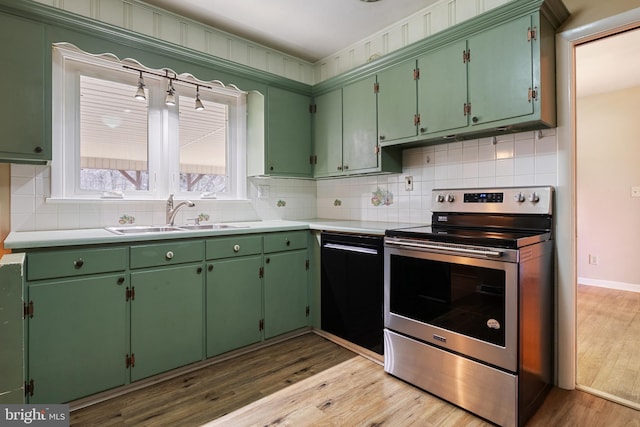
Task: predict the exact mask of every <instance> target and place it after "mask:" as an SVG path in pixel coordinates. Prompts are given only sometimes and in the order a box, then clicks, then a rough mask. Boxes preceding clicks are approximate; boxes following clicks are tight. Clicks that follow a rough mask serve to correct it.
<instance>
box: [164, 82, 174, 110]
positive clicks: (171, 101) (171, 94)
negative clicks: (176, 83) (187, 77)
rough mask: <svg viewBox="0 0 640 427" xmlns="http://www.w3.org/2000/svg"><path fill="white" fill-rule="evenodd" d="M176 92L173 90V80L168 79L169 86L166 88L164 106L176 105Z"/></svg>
mask: <svg viewBox="0 0 640 427" xmlns="http://www.w3.org/2000/svg"><path fill="white" fill-rule="evenodd" d="M175 93H176V91H175V89H174V88H173V79H169V86H168V87H167V96H166V97H165V98H164V103H165V104H166V105H176V97H175V95H174V94H175Z"/></svg>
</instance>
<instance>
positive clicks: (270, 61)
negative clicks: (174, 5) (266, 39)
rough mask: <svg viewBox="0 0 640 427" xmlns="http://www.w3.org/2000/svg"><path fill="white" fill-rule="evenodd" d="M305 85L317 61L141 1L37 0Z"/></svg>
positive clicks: (311, 78) (309, 80)
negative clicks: (264, 44) (305, 58)
mask: <svg viewBox="0 0 640 427" xmlns="http://www.w3.org/2000/svg"><path fill="white" fill-rule="evenodd" d="M35 1H36V2H38V3H42V4H45V5H48V6H51V7H54V8H58V9H63V10H65V11H68V12H72V13H76V14H78V15H82V16H86V17H89V18H93V19H96V20H98V21H101V22H106V23H108V24H111V25H115V26H118V27H122V28H125V29H128V30H131V31H135V32H138V33H141V34H144V35H147V36H150V37H154V38H157V39H160V40H164V41H167V42H171V43H175V44H177V45H180V46H184V47H187V48H190V49H193V50H196V51H199V52H204V53H208V54H211V55H214V56H217V57H219V58H223V59H226V60H229V61H233V62H236V63H239V64H242V65H247V66H250V67H253V68H256V69H258V70H261V71H266V72H269V73H273V74H276V75H278V76H281V77H286V78H288V79H291V80H295V81H298V82H301V83H305V84H313V83H315V82H314V75H315V72H314V64H312V63H310V62H307V61H304V60H302V59H299V58H296V57H293V56H290V55H286V54H284V53H282V52H279V51H277V50H274V49H270V48H268V47H265V46H261V45H259V44H257V43H254V42H250V41H248V40H246V39H243V38H240V37H236V36H234V35H231V34H229V33H226V32H224V31H220V30H218V29H216V28H213V27H211V26H208V25H204V24H201V23H199V22H196V21H193V20H190V19H187V18H184V17H182V16H179V15H176V14H174V13H171V12H168V11H165V10H163V9H160V8H157V7H154V6H150V5H147V4H145V3H143V2H140V1H137V0H88V1H79V0H35Z"/></svg>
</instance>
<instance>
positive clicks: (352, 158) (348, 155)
mask: <svg viewBox="0 0 640 427" xmlns="http://www.w3.org/2000/svg"><path fill="white" fill-rule="evenodd" d="M377 105H378V99H377V95H376V77H375V76H371V77H368V78H365V79H362V80H358V81H356V82H353V83H350V84H348V85H346V86H344V87H343V88H341V89H338V90H335V91H332V92H328V93H326V94H322V95H319V96H317V97H316V98H315V107H316V108H315V114H314V150H315V153H316V154H315V156H314V158H315V162H316V165H315V169H314V176H315V177H317V178H322V177H331V176H346V175H355V174H364V173H381V172H382V173H384V172H387V173H394V172H401V171H402V155H401V153H400V152H399V151H398V150H397V149H395V148H390V149H384V150H382V149H380V146H379V144H378V136H377V135H378V107H377Z"/></svg>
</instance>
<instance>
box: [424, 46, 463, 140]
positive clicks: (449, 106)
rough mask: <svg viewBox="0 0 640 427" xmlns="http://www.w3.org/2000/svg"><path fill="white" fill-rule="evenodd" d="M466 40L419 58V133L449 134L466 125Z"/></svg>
mask: <svg viewBox="0 0 640 427" xmlns="http://www.w3.org/2000/svg"><path fill="white" fill-rule="evenodd" d="M466 49H467V42H466V40H462V41H458V42H454V43H451V44H450V45H447V46H444V47H442V48H440V49H436V50H434V51H431V52H429V53H426V54H424V55H422V56H420V57H418V70H419V73H420V74H419V78H418V80H417V82H418V117H419V124H418V132H419V134H420V135H430V134H434V133H438V132H451V131H453V130H455V129H460V128H464V127H466V126H467V125H468V124H469V119H468V115H467V114H465V112H464V108H465V105H466V103H467V66H466V63H465V62H464V61H463V58H462V56H463V52H465V51H466Z"/></svg>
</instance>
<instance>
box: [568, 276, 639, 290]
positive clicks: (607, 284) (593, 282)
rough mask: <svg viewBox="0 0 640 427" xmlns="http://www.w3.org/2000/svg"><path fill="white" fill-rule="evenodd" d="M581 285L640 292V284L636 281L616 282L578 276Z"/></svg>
mask: <svg viewBox="0 0 640 427" xmlns="http://www.w3.org/2000/svg"><path fill="white" fill-rule="evenodd" d="M578 284H579V285H588V286H598V287H600V288H608V289H617V290H619V291H629V292H640V285H638V284H635V283H625V282H614V281H611V280H599V279H589V278H587V277H578Z"/></svg>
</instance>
